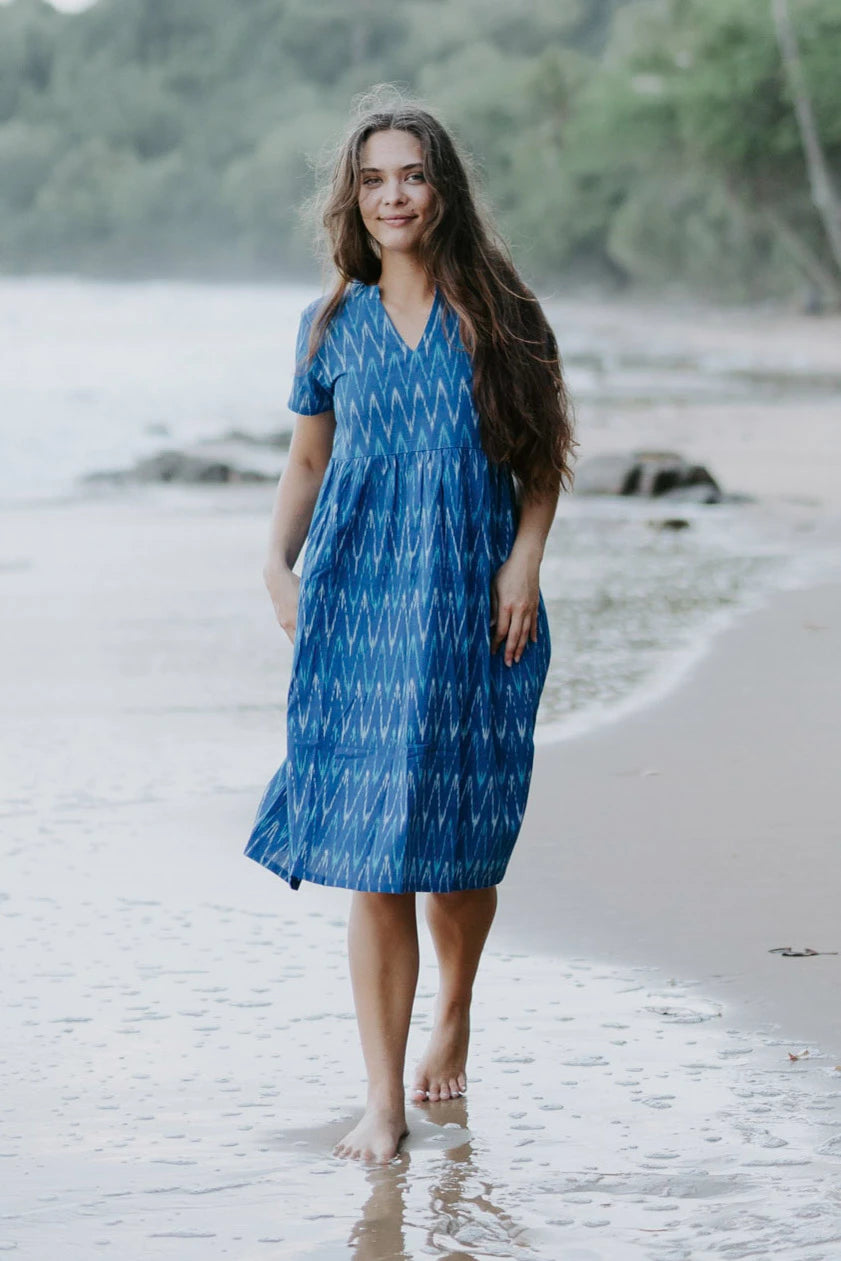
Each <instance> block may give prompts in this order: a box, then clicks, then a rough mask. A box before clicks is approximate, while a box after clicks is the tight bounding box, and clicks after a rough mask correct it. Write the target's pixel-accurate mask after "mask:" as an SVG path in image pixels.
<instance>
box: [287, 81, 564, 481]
mask: <svg viewBox="0 0 841 1261" xmlns="http://www.w3.org/2000/svg"><path fill="white" fill-rule="evenodd" d="M383 86H384V87H386V88H387V89H389V90H390V85H382V86H381V87H380V88H376V89H374V90H373V93H367V94H366V95H365V96H364V97H363V98H362V99H361V101H360V102H359V109H358V113H359V117H358V118H357V120H356V121H355V122H354V123H353V124H352V126H351V129H350V131H349V133H348V134H347V136H346V137H345V139H344V141H343V143H342V144H341V146H340V148H339V150H338V154H337V155H336V156H335V158H334V160H333V170H332V175H331V178H330V180H329V182H328V183H327V185H326V187H325V188H324V189H323V191H322V192H321V194H320V195H317V197H316V201H315V205H316V207H318V209H319V211H320V215H319V217H320V221H321V226H322V227H323V229H324V231H325V233H326V238H327V240H326V244H327V246H328V250H329V257H330V260H331V261H332V265H333V268H334V277H333V285H332V290H331V291H330V292H329V293H328V295H327V296H326V298H325V300H324V302H323V303H322V305H321V307H320V308H319V311H318V314H317V316H316V318H315V320H314V321H313V327H312V332H311V336H310V343H309V353H310V355H313V354H315V352H316V350H317V349H318V347H319V346H320V345H321V343H322V341H323V338H324V335H325V332H326V330H327V327H328V325H329V323H330V321H331V320H332V318H333V316H334V315H335V314H336V312H337V311H338V309H339V307H340V306H341V305H342V302H343V300H344V296H345V293H346V290H347V288H348V286H349V285H350V283H351V282H352V281H354V280H358V281H362V283H363V284H366V285H373V284H376V283H377V282H378V281H379V278H380V272H381V263H380V254H379V245H378V243H377V242H376V241H375V240H374V239H373V238H372V237H371V236H370V234H369V233H368V230H367V229H366V227H365V224H364V223H363V221H362V215H361V213H360V211H359V204H358V201H359V189H360V166H361V161H360V158H361V152H362V147H363V145H364V144H365V141H366V140H367V139H368V137H369V136H372V135H373V134H374V133H376V132H380V131H405V132H408V133H409V134H410V135H412V136H415V137H417V139H418V140H419V141H420V145H421V149H422V152H423V172H424V178H425V179H426V181H427V183H428V184H429V187H430V189H431V191H432V194H433V203H432V213H431V214H430V216H429V218H428V221H427V223H426V225H425V227H424V230H423V234H422V236H421V237H420V239H419V245H418V252H419V258H420V261H421V263H422V265H423V267H424V269H425V271H426V273H427V275H428V276H429V277H430V279H431V280H433V282H434V283H435V284H436V285H437V286H438V288H439V290H440V292H441V295H442V297H443V298H444V300H445V304H446V306H448V307H449V308H450V309H451V310H452V311H454V312H455V314H456V316H457V318H458V324H459V333H460V336H461V340H462V343H463V345H464V347H465V349H466V350H467V352H468V353H469V355H470V357H471V361H472V364H473V398H474V402H475V405H476V410H477V412H478V415H479V429H480V440H481V443H482V446H483V448H484V450H485V453H486V455H487V456H488V458H489V459H490V460H491V461H493V462H494V463H497V464H504V463H508V465H509V466H510V468H511V471H512V472H513V474H514V475H515V478H516V480H517V481H519V482H520V484H521V486H522V490H523V494H525V495H526V496H529V495H534V496H537V495H540V494H542V493H545V492H550V493H556V492H557V491H558V490H560V488H561V487H564V486H565V487H567V488H570V487H571V485H572V469H571V454H572V450H573V448H574V447H575V446H577V445H578V444H577V443H576V442H575V441H574V439H573V422H572V409H571V406H570V403H569V399H568V396H567V391H566V386H565V383H564V377H563V372H562V369H561V362H560V357H559V354H558V346H557V341H556V339H555V335H554V333H553V331H552V329H551V328H550V326H549V323H548V321H547V319H546V316H545V315H544V313H543V310H542V309H541V306H540V303H539V302H538V300H537V298H536V297H535V295H534V293H533V292H532V291H531V289H529V287H528V286H527V285H526V284H525V283H524V282H523V280H522V279H521V278H520V276H519V274H518V273H517V270H516V268H515V266H514V264H513V262H512V260H511V257H510V254H509V252H508V249H507V247H506V245H505V244H504V242H503V241H502V240H501V238H500V237H499V235H498V234H497V232H496V230H495V229H494V228H493V226H492V224H491V222H490V220H489V218H488V216H487V215H486V214H485V213H484V212H483V210H482V209H481V208H480V206H479V204H478V200H477V197H476V195H475V194H474V190H473V184H472V179H471V176H470V174H469V168H468V164H467V160H466V159H465V158H464V157H462V155H461V154H460V153H459V151H458V149H457V147H456V144H455V143H454V141H453V139H452V138H451V136H450V135H449V134H448V132H447V131H446V130H445V128H444V127H443V126H442V125H441V123H440V122H438V120H437V119H436V118H434V117H433V116H432V115H431V114H430V113H428V112H427V111H426V110H425V109H422V108H421V107H419V106H417V105H415V104H414V103H407V102H405V101H404V100H402V99H398V100H396V101H394V100H392V101H391V102H386V103H383V102H382V100H381V99H380V100H377V97H378V95H379V96H380V97H381V94H382V87H383Z"/></svg>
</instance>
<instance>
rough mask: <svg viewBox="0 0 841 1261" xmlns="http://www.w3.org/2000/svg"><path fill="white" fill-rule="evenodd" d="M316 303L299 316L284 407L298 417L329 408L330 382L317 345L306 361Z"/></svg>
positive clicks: (331, 392)
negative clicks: (288, 390) (291, 379)
mask: <svg viewBox="0 0 841 1261" xmlns="http://www.w3.org/2000/svg"><path fill="white" fill-rule="evenodd" d="M320 305H321V304H320V302H314V303H312V305H311V306H308V307H307V309H306V310H305V311H304V313H303V314H302V316H301V322H300V324H299V326H298V339H297V343H296V346H295V376H294V378H293V381H292V392H291V393H290V395H289V402H288V403H287V406H288V408H289V410H290V411H291V412H295V413H296V414H297V415H299V416H317V415H319V413H320V412H329V411H332V409H333V385H332V382H331V381H330V380H329V378H328V377H327V374H326V372H325V371H324V364H323V361H322V359H323V357H322V351H323V346H322V347H320V348H319V349H318V350H317V351H316V353H315V354H314V355H313V357H312V359H309V360H308V350H309V340H310V330H311V328H312V325H313V320H314V319H315V314H316V311H317V310H318V307H319V306H320Z"/></svg>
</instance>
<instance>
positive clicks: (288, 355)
mask: <svg viewBox="0 0 841 1261" xmlns="http://www.w3.org/2000/svg"><path fill="white" fill-rule="evenodd" d="M315 293H316V290H315V289H313V288H312V287H307V286H302V285H286V286H267V287H255V286H241V287H236V286H218V285H208V286H203V285H194V284H172V283H167V282H149V283H141V284H106V283H92V282H87V281H77V280H72V279H68V280H54V279H40V280H39V279H24V280H12V279H5V280H0V449H2V452H3V459H2V460H0V512H2V509H3V507H4V506H5V507H6V508H13V507H15V506H17V507H18V508H20V507H24V506H27V505H29V506H31V505H34V504H38V503H41V504H42V505H44V508H45V510H46V507H47V505H48V504H49V502H51V501H53V502H55V501H57V500H62V499H64V500H66V499H67V498H68V497H71V498H77V499H79V500H85V499H88V500H90V499H92V498H96V497H99V498H100V499H101V498H102V496H105V497H106V498H107V496H108V495H112V496H113V497H114V498H115V499H117V500H118V499H119V498H120V496H125V495H127V494H129V493H131V494H132V495H135V496H136V495H137V493H138V492H137V491H132V492H125V491H121V490H119V489H117V490H113V489H107V488H103V487H102V486H101V485H96V484H91V483H89V482H86V481H85V480H84V479H85V477H86V476H87V475H89V474H96V473H100V472H102V471H105V470H120V469H126V468H127V467H129V466H131V465H132V464H133V463H134V461H135V460H137V459H138V458H140V457H143V456H148V455H151V454H154V453H156V452H159V451H161V450H165V449H171V448H184V447H191V446H196V445H199V446H201V444H207V443H214V442H215V443H219V442H222V443H223V444H224V443H225V442H226V441H229V439H230V435H231V434H238V435H246V436H247V437H248V438H251V439H255V438H256V439H259V438H262V437H265V436H266V435H269V434H278V433H283V432H288V431H289V428H290V422H291V417H290V414H289V412H288V410H287V409H286V406H285V400H286V397H287V394H288V390H289V385H290V380H291V372H292V361H293V349H294V338H295V332H296V329H297V322H298V316H299V313H300V310H301V309H302V307H303V306H304V305H305V304H306V303H307V302H308V301H310V299H311V298H312V297H313V296H315ZM548 309H549V310H550V313H551V310H552V308H551V306H549V307H548ZM556 326H557V331H558V335H559V340H560V343H561V346H562V348H565V350H566V354H565V359H566V364H567V375H568V379H569V384H570V387H571V391H572V394H573V396H574V399H575V401H576V405H577V411H578V419H579V434H580V436H582V437H583V443H582V445H583V447H584V454H586V445H587V441H586V440H587V435H588V431H589V430H590V429H591V428H592V427H598V429H599V431H600V442H601V443H602V445H603V443H604V432H605V429H607V430H608V431H609V430H610V426H611V417H622V416H623V407H624V409H625V410H627V411H628V412H629V413H630V414H633V415H636V416H638V417H639V420H638V426H637V433H636V437H637V439H638V442H639V444H640V445H645V444H646V443H647V441H648V440H649V436H650V435H649V433H648V432H647V429H646V420H645V411H644V409H643V410H642V411H641V410H640V400H641V398H642V399H650V400H651V406H652V409H653V408H655V407H659V408H661V409H662V408H663V407H664V406H665V407H672V408H674V409H675V412H676V414H677V413H678V412H679V410H680V409H681V408H682V407H684V406H685V405H687V404H691V403H692V402H694V401H697V400H699V399H701V400H703V401H704V403H705V405H706V406H710V405H712V406H714V405H715V402H716V400H720V403H721V406H722V408H726V409H727V412H728V415H731V414H732V416H733V421H732V423H733V424H734V425H737V424H738V423H739V414H738V408H739V405H740V401H745V402H746V403H750V402H751V401H755V399H756V398H757V397H760V398H761V397H763V396H766V395H769V393H772V392H773V391H774V390H775V389H777V390H778V389H779V385H778V384H775V383H774V381H773V380H771V379H768V380H766V381H763V379H762V378H761V375H758V374H757V373H755V372H754V373H752V374H751V373H747V374H746V373H745V371H743V368H744V364H743V363H742V362H741V361H739V360H736V361H734V362H732V363H729V364H725V365H723V366H722V364H721V363H718V362H711V361H710V359H709V357H707V358H702V357H699V356H695V357H694V358H693V357H692V355H691V354H689V353H687V354H686V355H685V356H683V357H682V358H679V359H677V360H676V359H675V355H674V352H673V350H672V351H671V352H670V353H669V354H668V355H660V356H658V355H657V354H656V353H651V354H649V355H648V356H647V357H646V355H645V354H643V353H641V352H636V353H635V355H634V356H629V355H627V354H626V355H619V354H617V355H615V356H613V357H612V358H611V356H610V355H609V354H607V355H606V353H605V343H604V337H603V335H600V334H597V333H596V332H595V331H594V330H589V332H588V328H587V327H586V325H584V326H581V325H576V326H575V327H569V328H565V327H564V326H563V324H561V323H558V322H557V321H556ZM788 388H789V389H791V386H789V387H788ZM801 388H802V390H803V392H805V393H806V394H808V392H809V389H810V388H811V387H810V384H809V382H808V380H805V379H804V381H803V384H802V387H801ZM623 432H626V430H623ZM617 440H618V439H617ZM206 449H208V448H206ZM239 449H240V454H242V452H243V450H244V451H245V454H246V456H247V457H248V458H250V459H251V460H252V461H253V462H255V463H256V464H257V465H259V466H260V467H263V468H266V467H268V468H270V469H274V470H275V471H279V469H280V468H281V467H282V459H283V455H282V452H281V451H280V450H278V449H277V448H268V447H263V448H261V447H258V446H254V447H253V448H248V447H247V446H244V445H243V444H242V442H241V444H240V448H239ZM728 489H732V490H736V491H738V490H739V489H740V488H739V487H738V486H736V487H729V488H728ZM148 493H149V495H150V504H151V505H152V507H151V510H152V511H156V510H159V509H158V508H155V507H154V505H155V504H157V505H159V506H160V504H161V499H160V495H161V493H162V492H161V491H160V490H153V491H149V492H148ZM163 493H164V494H167V495H168V496H169V498H168V506H169V507H172V506H173V505H178V504H179V503H182V504H183V505H184V508H185V511H188V510H190V505H191V502H193V503H194V502H195V499H196V497H197V496H202V495H204V496H205V500H206V501H209V498H210V496H211V493H212V494H213V502H218V491H217V492H210V491H207V490H202V489H201V488H196V489H195V490H189V491H186V492H185V491H183V490H179V489H177V488H167V489H166V490H165V491H164V492H163ZM244 494H245V495H246V496H248V495H250V496H251V500H250V502H251V503H252V504H253V505H254V510H255V511H262V512H264V513H265V515H266V520H268V511H269V502H270V497H269V496H268V495H267V494H266V489H265V488H255V489H254V490H253V491H252V490H243V488H231V490H230V492H229V493H228V502H229V503H230V504H231V505H239V506H240V507H241V506H242V505H243V502H244V500H243V495H244ZM675 515H678V516H680V517H681V518H682V519H684V520H685V521H687V522H688V523H689V528H686V529H682V530H679V531H672V530H668V529H660V528H658V525H659V522H660V521H661V520H662V518H663V517H666V516H675ZM820 522H821V514H820V510H819V508H818V507H816V505H815V504H810V503H803V502H798V501H795V500H793V499H792V501H790V502H781V501H780V500H779V499H777V500H775V501H774V502H765V503H763V502H758V503H757V502H754V503H731V504H722V505H714V506H703V505H701V506H697V505H675V504H673V503H672V504H669V503H666V502H664V501H662V500H661V501H646V502H636V501H632V500H623V499H618V500H617V499H596V498H585V497H583V496H581V497H577V496H575V495H572V496H564V497H563V498H562V500H561V502H560V504H559V508H558V514H557V517H556V520H555V523H554V526H553V528H552V531H551V534H550V536H549V539H548V541H547V548H546V555H545V558H544V564H543V567H542V570H541V586H542V590H543V593H544V597H545V599H546V603H547V610H548V613H549V619H550V625H551V634H552V640H553V658H552V664H551V668H550V675H549V678H548V680H547V686H546V689H545V693H544V697H543V700H542V703H541V709H540V715H539V731H538V739H541V740H545V739H557V738H562V737H563V736H565V735H568V734H573V733H574V732H575V731H577V730H580V729H581V728H582V727H586V726H590V725H592V724H593V723H598V722H602V721H604V720H606V719H608V718H610V717H611V716H615V715H617V714H619V713H621V712H624V709H625V708H627V706H628V705H629V704H634V703H637V702H638V701H639V700H641V699H644V698H645V697H646V696H650V695H652V694H653V693H655V692H656V691H657V689H658V688H659V689H661V690H662V688H664V687H667V686H669V685H670V684H671V682H673V680H674V679H675V678H676V677H678V675H679V673H680V671H681V669H683V668H685V667H686V665H688V664H689V663H691V662H692V661H693V660H694V659H696V658H697V656H698V654H699V652H701V651H703V648H704V645H705V644H707V643H708V642H709V641H710V639H711V637H712V636H713V635H714V634H715V632H716V630H717V629H718V628H720V627H721V626H722V625H724V624H726V623H727V621H728V620H730V619H732V617H733V616H736V615H738V613H739V612H740V611H741V610H742V609H745V608H748V607H751V606H752V605H753V604H755V603H756V602H757V601H758V600H761V599H762V598H763V596H764V595H765V594H767V593H768V592H770V591H772V590H774V589H776V588H777V587H779V586H780V585H786V584H790V583H793V582H794V583H796V582H798V581H807V580H810V579H814V578H816V577H819V576H820V573H821V571H822V564H823V562H824V561H825V560H826V559H827V555H828V552H827V548H826V547H825V546H822V545H821V543H820Z"/></svg>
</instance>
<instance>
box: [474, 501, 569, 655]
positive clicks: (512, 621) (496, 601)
mask: <svg viewBox="0 0 841 1261" xmlns="http://www.w3.org/2000/svg"><path fill="white" fill-rule="evenodd" d="M559 495H560V489H558V490H557V491H553V492H551V493H550V494H543V495H539V496H526V497H525V498H524V499H523V501H522V504H521V506H520V520H519V524H518V526H517V533H516V536H515V538H514V542H513V544H512V547H511V551H510V553H509V555H508V559H507V560H506V561H505V563H504V564H503V565H501V566H500V567H499V569H498V570H497V571H496V573H495V574H494V577H493V581H492V583H491V625H492V626H493V627H494V635H493V639H492V641H491V652H496V650H497V648H498V647H499V645H500V644H501V643H502V641H503V640H505V641H506V642H505V664H506V665H507V666H510V665H511V664H512V662H514V661H519V660H520V657H522V655H523V651H524V649H525V646H526V644H527V643H528V638H529V634H531V637H532V639H533V640H534V641H535V643H536V642H537V612H538V601H539V598H540V562H541V561H542V560H543V549H544V547H545V546H546V539H547V537H548V534H549V530H550V529H551V526H552V522H553V521H554V519H555V509H556V508H557V506H558V496H559Z"/></svg>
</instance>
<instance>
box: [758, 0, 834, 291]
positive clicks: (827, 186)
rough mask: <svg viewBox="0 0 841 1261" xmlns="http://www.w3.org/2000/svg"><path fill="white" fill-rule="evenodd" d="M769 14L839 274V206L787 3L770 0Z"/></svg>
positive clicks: (817, 205) (816, 201) (815, 196)
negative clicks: (771, 17) (771, 18)
mask: <svg viewBox="0 0 841 1261" xmlns="http://www.w3.org/2000/svg"><path fill="white" fill-rule="evenodd" d="M771 13H772V15H773V18H774V26H775V28H776V31H777V43H778V44H779V46H780V56H781V58H782V62H783V69H784V71H785V75H786V78H787V80H788V87H789V91H790V92H791V96H792V100H793V102H794V112H795V114H796V116H797V126H798V128H799V130H800V140H801V143H802V145H803V152H804V155H805V158H806V170H807V172H808V175H809V187H810V189H811V193H812V202H813V203H814V206H815V209H816V210H817V212H818V214H819V215H820V218H821V222H822V224H823V227H824V232H825V233H826V237H827V240H828V241H829V248H830V250H831V252H832V257H833V259H834V261H835V266H836V267H837V268H838V271H839V272H841V203H839V200H838V197H837V196H836V193H835V190H834V189H833V187H832V181H831V180H830V177H829V168H828V167H827V165H826V159H825V158H824V155H823V150H822V148H821V142H820V139H819V137H818V129H817V127H816V126H815V115H814V113H813V112H812V102H811V101H810V99H809V93H808V90H807V88H806V77H805V75H804V73H803V63H802V62H801V60H800V52H799V50H798V47H797V38H796V36H795V34H794V28H793V27H792V24H791V15H790V13H789V9H788V0H771Z"/></svg>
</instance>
